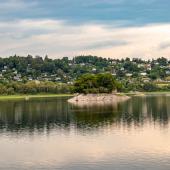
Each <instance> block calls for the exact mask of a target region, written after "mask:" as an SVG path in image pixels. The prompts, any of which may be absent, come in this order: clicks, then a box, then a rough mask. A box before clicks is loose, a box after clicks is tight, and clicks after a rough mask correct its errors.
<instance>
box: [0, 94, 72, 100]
mask: <svg viewBox="0 0 170 170" xmlns="http://www.w3.org/2000/svg"><path fill="white" fill-rule="evenodd" d="M72 96H74V95H73V94H36V95H19V94H17V95H1V96H0V100H20V99H25V100H28V99H32V98H55V97H72Z"/></svg>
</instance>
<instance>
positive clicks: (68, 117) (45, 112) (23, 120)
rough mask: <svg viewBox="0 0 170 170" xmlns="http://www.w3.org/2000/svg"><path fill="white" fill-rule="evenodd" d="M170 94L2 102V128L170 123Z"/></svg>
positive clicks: (21, 128) (0, 117) (24, 129)
mask: <svg viewBox="0 0 170 170" xmlns="http://www.w3.org/2000/svg"><path fill="white" fill-rule="evenodd" d="M169 99H170V98H169V97H165V96H155V97H154V96H150V97H133V98H132V99H130V100H128V101H126V102H124V103H117V105H115V104H114V105H102V106H100V105H94V106H89V107H88V106H84V107H78V106H74V105H70V104H68V103H67V102H66V99H55V100H54V99H48V100H47V99H39V100H30V101H9V102H7V101H6V102H0V129H1V131H3V130H7V131H11V132H12V131H14V132H20V131H30V132H34V131H35V130H37V131H40V132H41V131H42V132H43V131H44V129H46V130H47V131H48V130H49V131H50V130H51V129H55V128H57V129H60V128H61V129H68V130H69V129H70V128H71V127H74V128H76V129H79V130H81V129H82V130H86V129H87V130H88V131H89V130H94V129H98V128H99V127H103V126H107V125H113V126H120V127H122V126H126V127H130V126H132V125H134V126H142V125H144V124H145V123H146V122H148V121H149V122H151V123H153V122H157V123H159V124H160V125H167V123H168V120H169V114H170V100H169Z"/></svg>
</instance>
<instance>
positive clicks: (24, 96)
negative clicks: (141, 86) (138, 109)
mask: <svg viewBox="0 0 170 170" xmlns="http://www.w3.org/2000/svg"><path fill="white" fill-rule="evenodd" d="M161 94H170V91H167V92H161V91H157V92H128V93H116V95H120V96H121V95H127V96H145V95H161ZM74 96H76V94H35V95H33V94H15V95H0V101H1V100H17V99H25V100H27V99H32V98H55V97H74Z"/></svg>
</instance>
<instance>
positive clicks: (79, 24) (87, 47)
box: [0, 0, 170, 59]
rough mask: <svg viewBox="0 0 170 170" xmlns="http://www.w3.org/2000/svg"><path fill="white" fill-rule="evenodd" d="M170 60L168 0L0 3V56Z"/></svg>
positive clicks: (17, 0)
mask: <svg viewBox="0 0 170 170" xmlns="http://www.w3.org/2000/svg"><path fill="white" fill-rule="evenodd" d="M15 54H17V55H22V56H27V55H28V54H31V55H33V56H35V55H40V56H45V55H48V56H49V57H50V58H61V57H64V56H68V57H73V56H77V55H96V56H102V57H110V58H125V57H130V58H133V57H139V58H143V59H149V58H157V57H167V58H169V59H170V1H169V0H29V1H28V0H0V56H1V57H7V56H10V55H15Z"/></svg>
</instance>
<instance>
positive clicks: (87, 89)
mask: <svg viewBox="0 0 170 170" xmlns="http://www.w3.org/2000/svg"><path fill="white" fill-rule="evenodd" d="M117 87H120V85H119V83H117V81H116V80H115V78H114V77H113V76H112V75H111V74H109V73H103V74H96V75H94V74H84V75H82V76H81V77H79V78H78V79H77V80H76V81H75V83H74V92H76V93H85V94H88V93H111V92H112V91H113V90H117Z"/></svg>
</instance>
